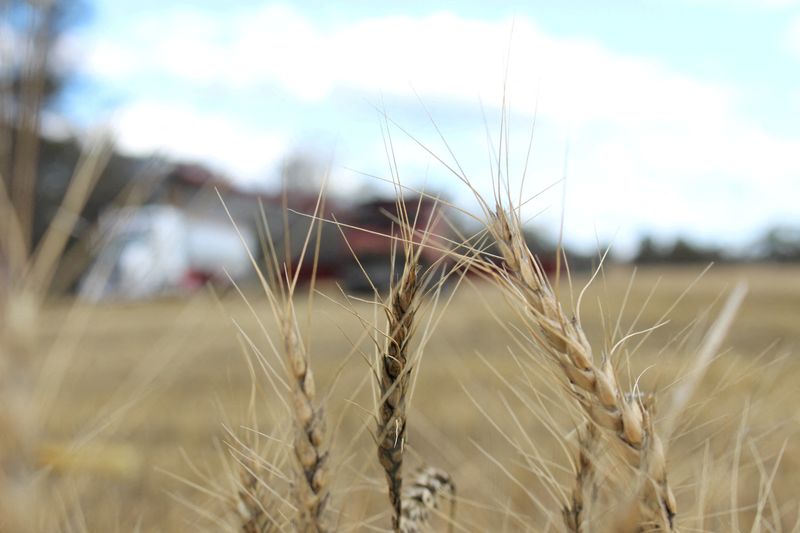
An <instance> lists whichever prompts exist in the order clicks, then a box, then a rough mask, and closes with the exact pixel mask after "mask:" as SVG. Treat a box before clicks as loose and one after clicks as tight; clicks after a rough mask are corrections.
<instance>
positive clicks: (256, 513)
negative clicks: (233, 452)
mask: <svg viewBox="0 0 800 533" xmlns="http://www.w3.org/2000/svg"><path fill="white" fill-rule="evenodd" d="M254 463H255V462H254V461H250V464H249V465H247V467H246V468H245V466H244V465H242V468H241V469H240V471H239V484H240V486H239V490H238V492H237V496H238V498H237V500H236V511H237V512H238V514H239V516H240V517H241V520H242V528H241V529H242V531H243V532H244V533H270V532H272V531H278V524H277V523H276V522H275V521H274V520H273V519H272V518H271V517H270V515H269V508H270V507H271V501H270V498H268V497H266V495H265V494H264V490H263V488H262V486H261V483H259V479H258V477H256V475H255V473H254V468H255V464H254Z"/></svg>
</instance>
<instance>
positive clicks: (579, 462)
mask: <svg viewBox="0 0 800 533" xmlns="http://www.w3.org/2000/svg"><path fill="white" fill-rule="evenodd" d="M597 438H598V435H597V427H596V426H595V425H594V423H592V422H591V421H587V423H586V426H585V428H584V430H583V431H578V457H577V458H576V463H575V485H573V487H572V499H571V501H570V503H569V505H566V506H564V509H562V515H563V517H564V526H565V527H566V528H567V531H568V532H569V533H581V532H582V531H586V527H585V524H586V520H587V519H588V513H587V500H588V501H589V503H590V502H591V501H592V499H593V493H594V491H595V487H594V477H595V465H594V450H595V447H596V444H597Z"/></svg>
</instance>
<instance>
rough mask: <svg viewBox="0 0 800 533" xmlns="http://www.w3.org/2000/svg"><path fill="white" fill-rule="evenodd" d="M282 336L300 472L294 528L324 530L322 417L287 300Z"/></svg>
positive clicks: (325, 482)
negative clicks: (295, 524) (316, 403)
mask: <svg viewBox="0 0 800 533" xmlns="http://www.w3.org/2000/svg"><path fill="white" fill-rule="evenodd" d="M283 338H284V349H285V353H286V359H287V362H288V372H289V374H290V375H289V378H290V380H291V386H292V396H293V398H292V399H293V402H292V408H293V414H294V419H295V424H296V428H295V438H294V453H295V457H296V458H297V463H298V465H299V467H300V474H301V475H299V476H298V477H297V480H296V486H295V491H296V503H297V508H298V516H297V529H298V531H303V532H323V531H327V527H326V526H325V523H324V516H323V515H324V511H325V506H326V504H327V502H328V497H329V490H328V468H327V460H328V452H327V450H326V437H325V419H324V415H323V410H322V407H321V406H317V405H315V402H314V400H315V396H316V389H315V386H314V375H313V373H312V372H311V367H310V365H309V361H308V354H307V353H306V350H305V346H303V343H302V342H301V341H300V335H299V331H298V326H297V320H296V319H295V315H294V308H293V306H292V304H291V300H290V301H289V303H288V306H287V311H286V313H285V316H284V320H283Z"/></svg>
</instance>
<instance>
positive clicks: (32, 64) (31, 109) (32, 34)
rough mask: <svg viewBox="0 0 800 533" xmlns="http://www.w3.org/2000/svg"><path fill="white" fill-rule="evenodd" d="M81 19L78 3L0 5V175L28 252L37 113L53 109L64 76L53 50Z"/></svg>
mask: <svg viewBox="0 0 800 533" xmlns="http://www.w3.org/2000/svg"><path fill="white" fill-rule="evenodd" d="M86 13H87V11H86V9H85V4H84V3H83V2H82V1H80V0H5V1H3V2H0V21H2V22H0V175H2V178H3V181H4V185H5V186H6V191H7V193H8V196H9V199H10V201H11V204H12V205H13V206H14V208H15V214H16V217H17V219H18V220H19V225H20V229H21V233H22V237H23V244H24V246H25V247H26V250H28V251H29V250H30V249H32V248H33V246H34V237H33V234H34V226H35V222H34V217H35V206H36V204H37V201H36V195H37V183H38V181H39V180H38V179H37V176H38V174H37V166H38V163H39V161H40V153H39V149H40V144H39V140H40V135H41V111H42V110H43V109H49V108H51V107H52V106H53V104H54V102H55V101H56V99H57V97H58V95H59V94H60V93H61V91H62V89H63V87H64V83H65V80H66V74H67V73H66V71H65V70H64V69H63V68H61V66H60V65H58V64H57V62H56V60H55V57H54V56H55V54H54V50H55V47H56V43H57V42H58V39H59V37H60V36H61V35H62V34H63V32H64V31H65V30H66V29H67V28H68V27H70V26H71V25H72V24H74V23H76V22H77V21H78V20H80V18H81V17H83V16H85V15H86Z"/></svg>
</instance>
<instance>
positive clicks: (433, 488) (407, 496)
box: [400, 467, 456, 533]
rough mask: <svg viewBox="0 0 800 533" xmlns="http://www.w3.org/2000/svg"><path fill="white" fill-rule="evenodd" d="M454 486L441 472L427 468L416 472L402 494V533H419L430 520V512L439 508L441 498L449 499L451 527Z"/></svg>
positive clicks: (448, 477) (447, 476)
mask: <svg viewBox="0 0 800 533" xmlns="http://www.w3.org/2000/svg"><path fill="white" fill-rule="evenodd" d="M455 495H456V486H455V484H453V480H452V479H451V478H450V476H449V475H448V474H447V472H444V471H442V470H439V469H436V468H432V467H427V468H422V469H420V470H419V471H418V472H417V475H416V476H415V478H414V481H413V483H411V485H410V486H409V487H408V488H407V489H406V490H405V491H404V493H403V514H402V519H401V521H400V524H401V525H400V531H401V532H402V533H419V532H421V531H423V529H424V527H425V524H427V522H428V520H429V519H430V514H431V511H432V510H434V509H437V508H438V507H439V500H440V499H441V497H442V496H448V497H449V498H450V502H451V503H450V514H451V523H450V524H451V526H452V515H453V514H454V512H455Z"/></svg>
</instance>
